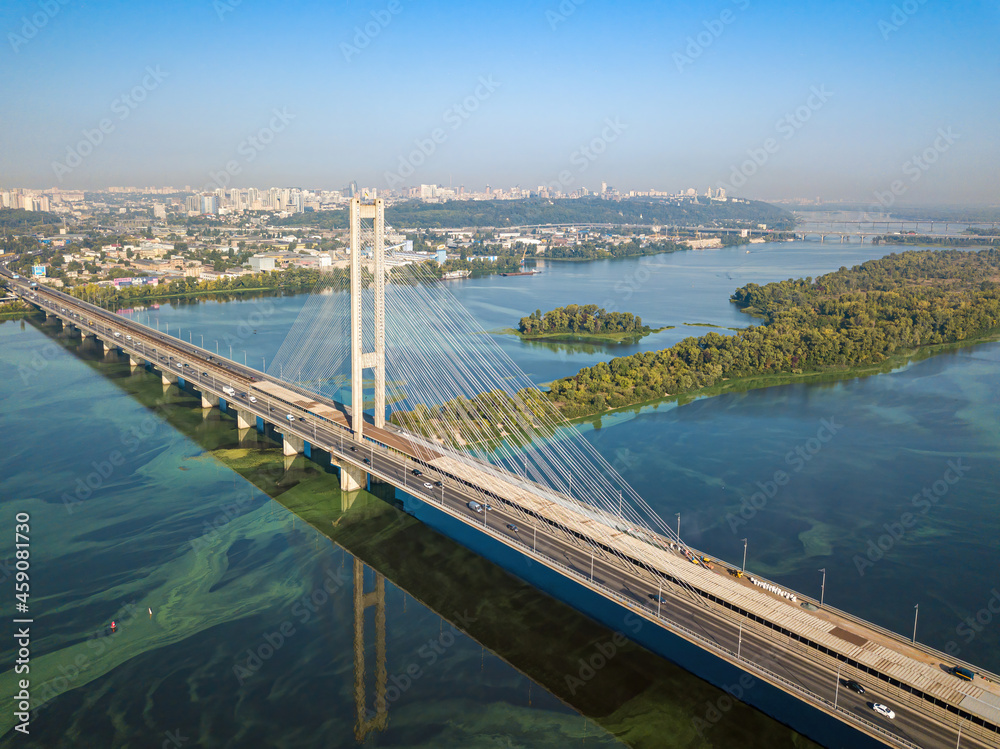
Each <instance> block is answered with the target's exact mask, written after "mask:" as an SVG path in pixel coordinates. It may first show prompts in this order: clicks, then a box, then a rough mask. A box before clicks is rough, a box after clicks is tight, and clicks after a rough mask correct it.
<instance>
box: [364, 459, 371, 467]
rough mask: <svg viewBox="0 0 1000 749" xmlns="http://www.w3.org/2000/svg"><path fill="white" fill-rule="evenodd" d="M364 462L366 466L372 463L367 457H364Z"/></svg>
mask: <svg viewBox="0 0 1000 749" xmlns="http://www.w3.org/2000/svg"><path fill="white" fill-rule="evenodd" d="M364 463H365V465H366V466H370V465H371V464H372V462H371V461H370V460H368V458H365V459H364Z"/></svg>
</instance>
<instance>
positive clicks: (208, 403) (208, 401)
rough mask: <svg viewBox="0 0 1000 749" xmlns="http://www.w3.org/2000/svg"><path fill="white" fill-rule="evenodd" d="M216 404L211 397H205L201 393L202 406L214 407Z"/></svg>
mask: <svg viewBox="0 0 1000 749" xmlns="http://www.w3.org/2000/svg"><path fill="white" fill-rule="evenodd" d="M215 406H216V404H215V402H214V401H212V399H211V398H207V397H206V396H205V394H204V393H202V394H201V407H202V408H215Z"/></svg>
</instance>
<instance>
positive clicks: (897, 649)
mask: <svg viewBox="0 0 1000 749" xmlns="http://www.w3.org/2000/svg"><path fill="white" fill-rule="evenodd" d="M431 464H432V465H434V466H435V467H438V468H440V469H441V470H443V471H445V472H447V473H451V474H452V475H455V476H461V477H462V478H464V479H466V480H468V481H469V482H470V483H475V484H478V485H480V486H487V487H490V491H491V492H493V493H494V494H498V495H500V496H501V497H503V498H504V499H505V500H507V501H509V502H513V503H516V504H518V505H521V506H522V507H524V509H526V510H528V511H530V512H532V513H534V514H537V515H540V516H542V517H544V518H547V519H548V520H550V521H552V522H554V523H556V524H559V525H562V526H564V527H565V528H567V529H569V530H570V531H571V532H573V533H578V534H580V535H583V536H588V537H590V538H592V539H594V540H595V541H597V542H598V543H601V544H603V545H605V546H608V547H610V548H612V549H614V550H615V551H617V552H619V553H620V554H621V555H623V556H625V557H626V558H630V559H633V560H636V561H638V562H641V563H643V564H644V565H648V566H649V567H650V568H652V569H656V570H659V571H661V572H663V573H665V574H667V575H669V576H670V577H673V578H676V579H678V580H683V581H684V582H685V583H688V584H690V585H691V586H692V587H694V588H696V589H698V590H700V591H703V592H704V593H707V594H709V595H711V596H713V597H715V598H718V599H721V600H724V601H728V602H729V603H731V604H732V605H733V606H736V607H738V608H740V609H742V610H744V611H746V612H748V613H750V614H752V615H754V616H757V617H760V618H762V619H764V620H766V621H768V622H771V623H773V624H775V625H777V626H779V627H781V628H783V629H786V630H788V631H790V632H794V633H795V634H796V635H798V636H800V637H803V638H806V639H808V640H810V641H812V642H814V643H817V644H819V645H822V646H823V647H825V648H827V649H829V650H831V651H833V652H835V653H840V654H842V655H844V656H846V657H848V658H850V659H852V660H854V661H857V662H859V663H862V664H864V665H866V666H869V667H871V668H873V669H876V670H878V671H880V672H881V673H884V674H887V675H888V676H891V677H893V678H894V679H897V680H898V681H900V682H903V683H906V684H911V685H913V686H914V687H916V688H917V689H919V690H920V691H922V692H924V693H926V694H928V695H931V696H933V697H936V698H938V699H940V700H943V701H944V702H947V703H948V704H953V705H957V704H959V703H962V706H963V707H964V708H965V709H967V710H969V711H970V712H975V713H977V714H979V715H981V716H982V717H984V718H987V719H988V720H992V721H995V720H997V719H998V718H1000V711H998V710H997V708H993V707H991V706H990V704H988V703H989V700H990V698H995V699H996V700H998V703H997V704H998V707H1000V689H996V685H993V686H994V688H995V689H996V692H995V693H991V692H988V691H987V690H986V689H984V688H982V687H980V686H978V685H976V684H972V683H970V682H965V681H961V680H959V679H958V678H956V677H955V676H953V675H951V674H949V673H947V672H946V671H944V670H943V668H942V665H943V664H942V663H941V662H940V661H938V660H936V659H932V658H929V657H928V656H927V654H926V653H924V652H923V651H921V650H919V649H917V648H910V647H907V646H905V645H904V644H902V643H899V642H894V641H891V640H890V639H889V638H887V637H884V636H882V635H881V634H880V633H879V632H877V631H867V632H866V631H865V630H864V629H863V628H862V627H861V626H859V624H858V623H856V622H853V621H849V620H845V619H842V618H840V617H839V616H837V615H836V614H835V613H833V612H830V611H828V610H820V611H816V612H811V611H808V610H806V609H805V608H803V607H802V606H801V605H799V603H797V602H792V601H790V600H788V599H786V598H784V597H783V596H780V595H778V594H772V593H769V592H766V591H764V590H762V589H761V588H759V587H757V586H756V585H754V584H753V583H752V582H751V581H750V580H751V578H749V577H744V578H743V579H738V578H736V577H734V576H732V575H729V574H728V573H727V572H726V571H725V568H724V567H723V565H722V564H721V563H720V564H719V566H718V567H717V568H716V569H714V570H710V569H708V568H707V567H704V566H703V565H701V564H693V563H691V562H690V561H689V560H688V559H687V558H686V557H685V556H683V555H682V554H680V553H672V552H671V551H668V550H667V549H669V548H670V544H671V542H670V541H669V540H667V539H665V538H656V539H655V541H656V543H657V544H658V546H657V545H653V544H652V543H647V542H644V541H642V540H641V539H639V538H636V537H635V536H634V535H632V533H631V532H624V531H623V530H616V529H615V528H614V527H612V526H609V525H608V524H606V523H602V522H599V521H597V520H595V516H599V515H600V514H603V513H602V512H601V511H600V510H597V509H594V508H589V507H586V506H585V505H583V504H582V503H580V502H578V501H577V500H574V499H571V498H569V497H560V498H559V501H558V502H556V501H553V500H552V499H546V498H545V497H543V496H540V495H539V494H537V493H535V492H533V491H531V490H529V489H527V488H526V487H525V486H520V485H518V484H515V483H513V482H511V481H506V480H504V479H502V478H499V477H498V476H497V473H496V472H495V471H494V470H491V469H488V468H487V469H476V468H475V467H473V466H471V465H469V464H468V463H467V462H465V461H459V460H455V459H454V458H450V457H444V456H443V457H441V458H439V459H437V460H434V461H432V463H431ZM573 505H577V507H578V508H579V509H575V508H574V507H573ZM608 520H609V522H613V518H609V519H608ZM622 527H623V526H621V525H619V526H618V528H619V529H620V528H622ZM640 533H644V534H649V531H647V530H643V531H640ZM660 547H665V548H660ZM649 592H650V593H655V592H656V591H655V589H654V588H651V589H650V591H649ZM969 698H971V700H970V699H969Z"/></svg>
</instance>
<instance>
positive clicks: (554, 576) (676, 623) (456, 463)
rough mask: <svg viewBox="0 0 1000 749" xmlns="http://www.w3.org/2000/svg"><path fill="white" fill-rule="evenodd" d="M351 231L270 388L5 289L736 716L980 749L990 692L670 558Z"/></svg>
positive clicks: (65, 306)
mask: <svg viewBox="0 0 1000 749" xmlns="http://www.w3.org/2000/svg"><path fill="white" fill-rule="evenodd" d="M351 229H352V230H351V265H350V268H349V269H348V272H347V273H344V274H342V276H341V278H340V281H341V282H342V285H343V286H342V289H339V288H337V287H336V286H335V288H334V289H333V291H332V292H331V293H322V294H316V295H314V296H313V297H312V298H310V300H309V301H308V302H307V304H306V305H305V307H304V308H303V310H302V313H301V314H300V317H299V319H298V320H297V321H296V323H295V325H293V327H292V329H291V331H290V332H289V335H288V337H287V339H286V340H285V343H284V344H283V345H282V347H281V350H280V351H279V353H278V356H277V357H275V359H274V361H272V363H271V366H270V368H269V371H268V373H261V372H259V371H256V370H253V369H250V368H248V367H246V366H241V365H239V364H236V363H234V362H232V361H229V360H227V359H224V358H221V357H219V356H218V355H216V354H212V353H211V352H208V351H205V350H204V349H201V348H199V347H197V346H194V345H192V344H189V343H185V342H183V341H180V340H178V339H176V338H172V337H170V336H168V335H164V334H161V333H159V332H158V331H156V330H152V329H150V328H148V327H147V326H143V325H140V324H138V323H136V322H133V321H129V320H126V319H123V318H121V317H120V316H118V315H115V314H113V313H110V312H108V311H106V310H103V309H101V308H99V307H95V306H93V305H90V304H87V303H85V302H81V301H79V300H76V299H74V298H72V297H69V296H67V295H65V294H61V293H59V292H55V291H52V290H49V289H30V288H28V286H27V285H26V284H25V283H23V282H22V281H21V280H20V279H18V280H16V281H15V280H13V279H12V281H11V286H12V288H13V289H14V290H15V292H16V293H17V294H18V295H19V296H21V297H22V298H24V299H26V300H27V301H29V302H30V303H32V304H35V305H37V306H39V307H40V308H42V309H44V310H45V312H46V314H47V315H50V316H52V317H55V318H58V319H60V320H62V322H63V323H64V324H66V325H70V326H72V327H73V328H75V329H79V330H80V332H81V334H83V335H88V336H95V337H96V338H97V339H99V340H101V341H103V343H104V346H105V349H106V350H107V351H111V350H112V349H118V350H120V351H122V352H123V353H125V354H127V355H128V356H129V358H130V361H131V362H132V363H133V364H134V366H136V367H139V366H143V365H145V366H149V367H151V368H155V369H156V370H158V371H160V373H161V375H162V377H163V381H164V386H165V387H171V386H174V385H180V386H183V387H190V388H194V389H196V390H198V391H200V392H201V393H202V406H203V407H205V408H215V407H220V408H222V409H224V410H225V411H226V412H227V413H230V414H232V415H233V416H234V417H235V419H236V420H237V424H238V426H239V427H240V428H241V429H247V430H249V429H252V428H257V429H260V430H266V429H271V430H272V432H273V431H277V432H279V433H280V439H281V442H282V445H283V448H284V451H285V454H286V455H289V456H294V455H297V454H299V453H303V452H304V453H306V454H307V455H308V456H310V457H311V458H313V459H316V460H324V461H325V460H327V459H329V460H330V461H331V463H333V464H334V465H335V466H337V468H338V469H339V473H340V480H341V487H342V489H343V490H344V492H345V496H346V497H347V498H348V500H347V501H350V500H349V497H350V496H351V493H352V492H354V491H357V490H359V489H361V488H364V487H366V486H369V485H370V483H371V482H381V483H383V484H388V485H391V486H393V487H395V493H396V497H397V498H398V499H399V500H400V501H401V502H402V503H403V506H404V508H405V509H406V510H407V511H408V512H410V513H411V514H413V515H414V516H416V517H417V518H419V519H421V520H422V521H424V522H426V523H427V524H428V525H431V526H432V527H434V528H436V529H438V530H440V531H441V532H443V533H445V534H446V535H449V536H451V537H452V538H455V539H456V540H458V541H459V542H461V543H463V544H465V545H466V546H469V547H470V548H472V549H474V550H475V551H477V552H479V553H480V554H482V555H483V556H485V557H487V558H488V559H491V560H492V561H494V562H496V563H498V564H500V565H501V566H503V567H505V568H507V569H508V570H510V571H511V572H513V573H514V574H517V575H518V576H520V577H522V578H524V579H526V580H528V581H529V582H532V583H534V584H535V585H537V586H538V587H539V588H541V589H542V590H545V591H546V592H548V593H550V594H552V595H554V596H556V597H558V598H560V599H562V600H565V601H566V602H568V603H570V604H572V605H574V606H575V607H577V608H578V609H580V610H581V611H584V612H585V613H587V614H589V615H590V616H592V617H594V618H595V619H597V620H599V621H601V622H602V623H604V624H606V625H607V626H609V627H612V628H613V629H616V630H619V631H621V632H623V633H624V634H626V635H628V636H629V637H632V638H633V639H635V640H636V641H637V642H639V643H640V644H642V645H644V646H646V647H648V648H649V649H651V650H653V651H654V652H657V653H659V654H661V655H663V656H665V657H667V658H670V659H671V660H674V661H676V662H678V663H680V664H681V665H683V666H685V667H687V668H689V669H690V670H692V671H694V672H695V673H697V674H699V675H701V676H702V677H704V678H706V679H707V680H709V681H711V682H713V683H715V684H717V685H720V686H726V685H729V684H733V683H739V680H740V677H741V676H745V674H750V675H752V676H753V677H754V678H755V679H758V680H759V681H757V682H755V683H758V684H759V686H758V688H756V689H754V690H743V691H744V692H745V693H744V694H741V698H742V699H744V700H745V701H747V702H749V703H750V704H754V705H757V706H758V707H761V708H762V709H764V710H765V711H767V712H768V713H770V714H772V715H774V716H775V717H777V718H778V719H780V720H782V721H784V722H786V723H788V724H789V725H791V726H793V727H794V728H796V729H797V730H799V731H801V732H803V733H805V734H807V735H810V736H811V737H813V738H815V739H816V740H818V741H820V742H821V743H824V744H827V745H830V746H842V745H843V746H859V745H864V743H865V742H866V741H867V742H870V743H871V744H872V745H875V744H878V743H883V744H888V745H891V746H904V747H915V746H921V747H938V746H940V747H946V746H947V747H951V746H956V745H958V746H968V747H989V746H993V747H995V746H998V745H1000V733H998V732H1000V727H998V726H1000V688H998V687H997V681H1000V677H995V676H993V675H991V674H983V673H982V672H981V671H979V670H978V669H976V668H975V667H974V666H971V664H959V663H958V662H957V661H955V660H954V659H951V658H948V657H947V656H945V655H944V654H942V653H939V652H937V651H934V650H932V649H930V648H927V647H924V646H922V645H920V644H918V643H915V642H911V641H910V640H909V638H904V637H901V636H899V635H897V634H895V633H892V632H889V631H886V630H884V629H881V628H879V627H877V626H876V625H873V624H871V623H869V622H865V621H862V620H860V619H858V618H856V617H853V616H851V615H849V614H847V613H845V612H841V611H837V610H835V609H832V608H830V607H829V606H822V607H821V606H819V605H818V602H815V601H812V600H811V599H809V598H808V597H805V596H801V595H799V594H797V593H795V592H793V591H788V590H783V589H781V588H780V587H779V586H777V585H775V584H774V583H772V582H770V581H767V580H764V579H762V578H759V577H757V576H752V575H743V574H742V572H741V570H739V569H738V568H737V567H736V566H733V565H728V564H723V563H720V562H714V563H713V562H712V561H709V560H708V559H707V558H706V557H705V555H704V554H702V553H701V552H699V551H698V550H695V549H691V548H689V547H687V546H686V545H685V544H684V543H683V541H682V539H681V538H680V537H679V535H678V533H677V531H676V530H674V529H673V528H671V527H670V526H669V525H668V524H667V523H665V522H664V521H663V520H662V519H661V518H660V517H659V516H658V515H657V514H656V513H655V512H654V511H653V510H652V509H651V508H650V507H649V505H648V504H647V503H646V502H645V501H644V500H643V499H642V497H640V496H639V495H638V494H637V493H636V492H635V491H634V490H633V489H632V488H631V487H630V486H629V485H628V483H627V482H626V481H625V479H624V478H622V477H621V476H620V475H618V474H617V472H616V471H615V470H614V469H613V468H612V467H611V466H610V465H608V464H607V462H606V461H604V460H603V459H602V458H601V457H600V455H599V454H597V452H596V451H595V450H594V449H593V448H592V446H591V445H590V444H589V443H588V442H587V440H585V439H584V438H583V437H582V436H581V435H580V434H579V433H578V432H577V431H576V430H575V429H574V428H572V427H571V426H568V425H566V424H564V423H563V422H562V421H561V419H560V417H559V414H558V413H557V412H556V411H555V410H554V408H553V407H552V406H551V405H549V404H548V401H547V400H546V399H544V398H541V397H538V394H537V390H536V389H535V388H534V386H533V385H532V383H531V382H530V379H529V378H528V377H527V376H526V375H524V373H523V372H521V371H520V370H519V369H518V368H517V367H516V365H514V364H513V362H511V361H510V360H509V359H508V358H507V357H506V356H505V355H504V354H503V353H502V351H501V350H500V349H499V347H498V346H496V345H495V343H494V342H493V341H492V339H491V338H490V336H488V335H483V331H481V330H480V329H479V328H478V326H477V324H476V322H475V320H474V319H473V317H472V316H471V315H470V314H469V313H468V312H467V311H466V310H464V309H463V308H462V307H461V305H460V304H458V302H457V301H456V300H455V299H454V298H453V297H451V295H450V294H449V293H448V291H447V288H446V285H445V284H440V283H436V282H435V281H436V279H435V278H434V277H433V275H432V274H431V273H430V272H429V270H428V269H427V268H425V267H422V266H420V265H413V264H411V265H399V264H396V263H394V262H392V257H391V255H392V252H391V250H389V249H388V248H386V247H385V245H384V241H383V239H382V237H383V236H384V232H385V224H384V209H383V206H382V204H381V202H380V201H374V202H373V203H363V202H362V201H361V200H359V199H355V200H354V201H353V202H352V204H351ZM390 268H391V270H390ZM5 273H6V274H7V275H8V277H10V275H9V272H8V271H6V269H5ZM275 370H277V371H278V373H279V376H275ZM286 373H287V375H288V376H287V377H284V375H285V374H286ZM327 456H329V457H328V458H327ZM664 491H665V493H669V488H668V487H665V488H664ZM738 573H739V574H738ZM955 665H968V666H969V667H970V668H972V669H973V670H975V671H977V672H978V673H977V676H976V677H975V678H974V679H973V681H971V682H967V681H963V680H960V679H959V678H957V677H956V676H954V675H952V674H951V673H949V672H948V671H947V670H946V669H948V668H951V667H953V666H955ZM589 667H590V668H595V667H597V665H596V664H589ZM567 678H579V675H567ZM849 679H850V680H854V681H857V682H860V683H861V684H863V685H865V687H866V688H867V690H868V691H867V693H866V695H864V696H859V695H856V694H855V693H854V692H852V691H850V690H848V689H846V687H845V686H844V684H845V683H846V681H847V680H849ZM872 701H874V702H880V703H886V704H889V705H891V706H892V707H893V709H894V710H895V718H893V719H888V718H885V717H882V716H880V715H879V714H878V713H876V712H874V711H873V710H871V709H870V707H869V705H868V704H866V702H872Z"/></svg>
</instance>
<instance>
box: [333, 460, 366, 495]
mask: <svg viewBox="0 0 1000 749" xmlns="http://www.w3.org/2000/svg"><path fill="white" fill-rule="evenodd" d="M330 462H331V463H333V464H334V465H335V466H338V467H339V468H340V490H341V491H342V492H356V491H358V490H360V489H366V488H367V487H368V473H367V472H366V471H363V470H361V469H360V468H358V467H357V466H353V465H351V464H350V463H348V462H346V461H343V462H338V461H335V460H333V459H332V458H331V460H330Z"/></svg>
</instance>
